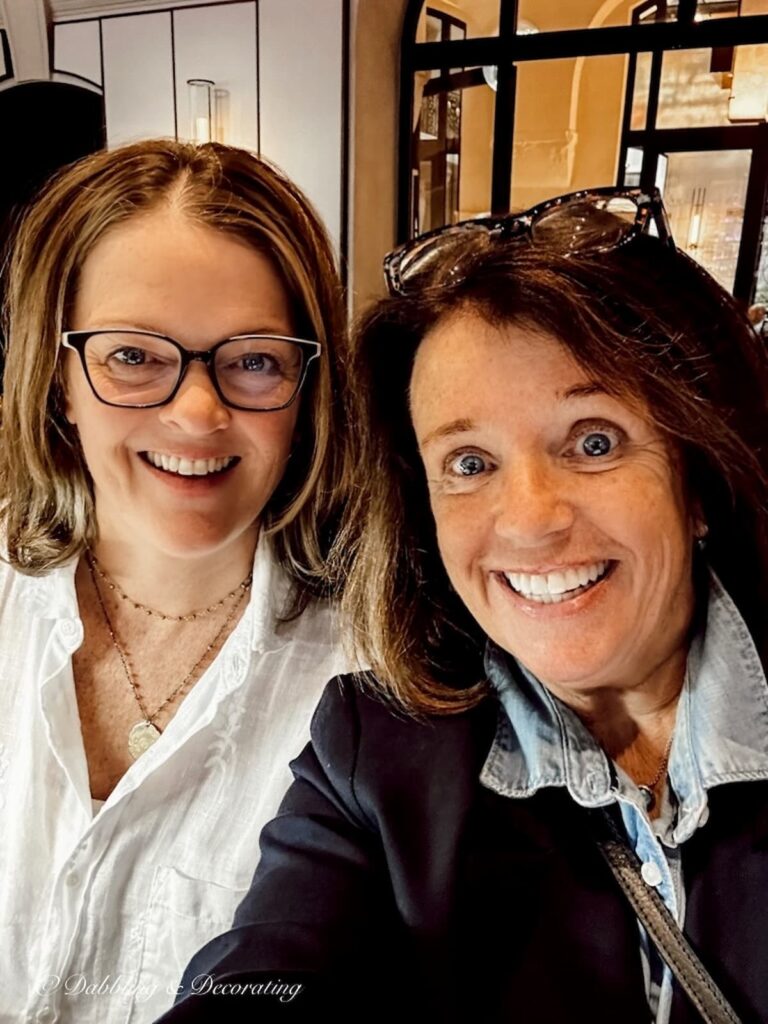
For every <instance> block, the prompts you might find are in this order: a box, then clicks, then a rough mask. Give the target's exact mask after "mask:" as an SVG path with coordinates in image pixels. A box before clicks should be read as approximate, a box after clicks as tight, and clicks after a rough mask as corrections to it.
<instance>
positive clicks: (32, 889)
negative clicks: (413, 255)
mask: <svg viewBox="0 0 768 1024" xmlns="http://www.w3.org/2000/svg"><path fill="white" fill-rule="evenodd" d="M6 292H7V323H6V334H7V339H8V348H7V361H6V369H5V395H4V408H3V422H2V441H1V443H0V481H2V487H1V493H2V496H3V503H2V511H1V513H0V514H1V516H2V530H3V535H4V541H5V545H6V560H5V561H4V562H3V564H2V566H0V652H2V658H0V804H2V807H3V822H4V824H3V828H2V829H0V864H2V866H3V871H2V876H1V877H0V946H1V947H2V949H3V950H4V956H3V965H2V968H0V1020H2V1021H20V1020H28V1019H29V1020H36V1021H40V1022H43V1021H54V1020H55V1021H77V1022H78V1024H85V1022H89V1021H93V1022H99V1024H103V1022H106V1021H108V1022H110V1024H117V1022H123V1021H125V1022H128V1021H130V1022H131V1024H138V1022H142V1021H149V1020H152V1019H153V1018H154V1017H155V1016H157V1014H158V1013H159V1012H161V1011H162V1010H163V1009H165V1008H166V1007H167V1006H170V1004H171V1003H172V1002H173V997H174V995H175V993H176V986H177V984H178V980H179V977H180V974H181V971H182V968H183V966H184V964H185V963H186V961H187V959H188V958H189V956H190V955H191V954H192V953H193V952H194V951H195V949H197V948H198V947H199V946H200V945H201V944H202V943H203V942H205V941H206V940H207V939H210V938H211V937H212V936H214V935H216V934H217V933H218V932H220V931H221V930H223V929H224V928H225V927H226V926H227V925H228V923H229V921H230V919H231V917H232V914H233V912H234V910H235V907H236V906H237V903H238V902H239V900H240V898H241V897H242V895H243V894H244V892H245V890H246V889H247V887H248V884H249V881H250V877H251V874H252V871H253V863H254V856H255V854H256V850H257V837H258V834H259V830H260V828H261V825H262V823H263V822H264V821H266V820H268V819H269V818H270V817H271V816H272V814H273V813H274V811H275V809H276V807H277V805H278V802H279V799H280V796H281V794H282V792H283V790H284V789H285V787H286V785H287V783H288V781H289V774H288V771H287V768H286V765H287V762H288V761H289V759H290V758H291V757H292V756H293V755H295V754H296V753H297V752H298V751H299V750H300V749H301V747H302V745H303V743H304V742H305V739H306V737H307V735H308V724H309V717H310V713H311V710H312V708H313V706H314V704H315V701H316V698H317V696H318V694H319V692H320V690H321V687H322V686H323V684H324V683H325V682H327V680H328V679H329V678H330V677H331V676H332V675H334V673H335V672H337V671H339V670H340V668H341V667H342V666H343V664H344V661H343V659H342V657H341V655H340V652H339V650H338V648H337V645H336V642H335V638H334V629H333V621H332V612H331V609H330V608H329V607H328V605H327V603H326V602H324V601H322V600H319V595H320V591H321V587H320V584H319V582H318V581H319V580H320V576H321V570H322V564H323V556H324V553H325V550H326V547H327V543H328V541H329V540H330V538H331V527H332V522H333V516H334V508H335V502H336V499H337V498H338V492H339V483H338V481H339V480H340V479H341V476H342V469H343V467H342V466H341V459H340V458H339V457H338V456H337V455H336V452H335V449H334V448H332V447H331V445H332V442H333V444H334V445H335V444H336V442H337V441H338V439H340V438H341V437H342V436H343V433H344V429H345V426H344V423H343V421H342V420H341V418H340V416H341V414H340V412H339V403H338V402H337V401H336V395H337V392H338V390H339V385H340V381H339V366H340V362H339V360H338V358H337V346H338V345H339V343H340V339H341V332H342V319H343V316H342V307H341V304H340V289H339V284H338V280H337V276H336V271H335V269H334V262H333V257H332V253H331V250H330V247H329V243H328V240H327V238H326V235H325V232H324V230H323V228H322V226H321V225H320V223H319V222H318V219H317V217H316V215H315V214H314V212H313V210H312V209H311V207H310V206H309V204H308V202H307V200H306V199H305V198H304V197H303V196H302V194H301V193H300V192H299V191H298V190H297V189H296V188H295V186H293V185H292V184H291V183H290V182H289V181H287V180H286V179H285V178H284V177H283V176H282V175H281V174H279V173H278V172H277V171H276V170H275V169H274V168H272V167H271V166H269V165H268V164H267V163H265V162H264V161H261V160H259V159H257V158H255V157H253V156H251V155H249V154H248V153H245V152H242V151H239V150H236V149H231V148H227V147H223V146H220V145H216V144H210V145H205V146H201V147H199V148H195V147H191V146H186V145H182V144H177V143H174V142H168V141H149V142H142V143H138V144H135V145H132V146H129V147H127V148H124V149H122V150H117V151H113V152H110V153H99V154H97V155H95V156H92V157H89V158H88V159H86V160H84V161H82V162H80V163H78V164H75V165H74V166H72V167H71V168H69V169H68V170H66V171H64V172H63V173H62V174H61V175H60V176H59V177H58V178H57V179H56V180H55V181H54V182H53V183H52V184H51V185H50V186H49V187H48V188H47V190H46V191H45V192H44V193H43V194H42V195H41V197H40V198H39V199H38V200H37V202H36V203H35V204H34V205H33V206H32V208H31V209H30V210H29V212H28V213H27V215H26V217H25V219H24V221H23V223H22V224H21V226H20V229H19V231H18V234H17V237H16V239H15V244H14V247H13V252H12V256H11V260H10V265H9V271H8V278H7V286H6ZM224 838H226V843H225V844H222V839H224Z"/></svg>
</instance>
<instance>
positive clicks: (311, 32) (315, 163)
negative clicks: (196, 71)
mask: <svg viewBox="0 0 768 1024" xmlns="http://www.w3.org/2000/svg"><path fill="white" fill-rule="evenodd" d="M259 61H260V68H259V83H260V98H261V107H260V113H261V152H262V153H263V154H264V156H266V157H268V158H269V159H270V160H272V161H274V162H275V163H276V164H278V166H280V167H282V168H283V170H284V171H285V172H286V174H288V175H290V177H292V178H293V179H294V180H295V181H296V183H297V184H298V185H300V186H301V187H302V188H303V189H304V191H305V192H306V193H307V195H308V196H309V197H310V199H311V200H312V201H313V203H314V204H315V206H316V207H317V209H318V210H319V212H320V215H321V216H322V217H323V219H324V220H325V223H326V224H327V226H328V229H329V231H330V233H331V236H332V238H333V239H334V241H335V243H336V246H337V248H338V242H339V237H340V230H341V127H342V119H341V96H342V3H341V0H259Z"/></svg>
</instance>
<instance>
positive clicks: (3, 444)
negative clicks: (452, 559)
mask: <svg viewBox="0 0 768 1024" xmlns="http://www.w3.org/2000/svg"><path fill="white" fill-rule="evenodd" d="M163 205H173V206H174V208H176V209H178V210H179V211H180V212H182V213H183V214H184V215H185V216H188V217H190V218H193V219H194V220H196V221H197V222H199V223H201V224H204V225H207V226H209V227H212V228H215V229H217V230H220V231H225V232H228V233H230V234H232V235H235V236H237V237H238V238H240V239H242V240H243V241H245V242H247V243H248V244H249V245H251V246H252V247H253V248H254V249H257V250H259V251H260V252H263V253H265V254H266V255H268V256H269V258H270V259H271V260H272V261H273V262H274V264H275V266H276V267H277V269H278V272H279V273H280V276H281V278H282V280H283V283H284V285H285V288H286V290H287V292H288V295H289V297H290V300H291V303H292V311H293V314H294V317H295V321H296V322H295V329H296V332H297V334H298V335H299V336H300V337H306V338H313V339H316V340H317V341H319V342H320V343H321V344H322V346H323V348H322V354H321V358H320V360H319V368H318V369H315V368H314V367H313V368H312V372H311V375H310V379H309V381H308V382H307V384H306V385H305V389H306V390H305V393H304V398H303V401H302V402H301V406H300V410H299V420H298V424H297V430H296V438H297V440H296V442H295V444H294V450H293V451H292V457H291V460H290V462H289V464H288V469H287V471H286V473H285V475H284V477H283V479H282V480H281V482H280V484H279V485H278V487H277V489H276V491H275V492H274V494H273V495H272V497H271V498H270V500H269V502H268V504H267V507H266V508H265V510H264V513H263V521H264V525H265V527H266V529H267V530H268V532H269V533H271V534H272V536H273V541H274V544H275V547H276V550H277V553H278V557H279V558H280V560H281V562H282V563H283V565H284V566H285V567H286V568H287V570H288V571H289V573H290V574H291V576H292V577H293V579H294V581H295V584H296V592H295V597H296V605H295V608H296V610H299V609H300V608H301V607H303V605H304V604H305V603H306V599H308V596H309V593H310V591H312V590H315V589H317V587H318V585H319V580H320V575H321V573H322V570H323V562H324V555H325V550H324V549H325V547H326V546H327V543H328V542H329V540H330V538H331V536H332V533H333V527H334V514H335V513H334V509H335V507H336V502H337V499H339V496H340V482H341V481H342V480H343V478H344V476H345V473H344V469H343V459H344V446H343V444H342V443H341V439H342V438H343V437H344V435H345V424H344V422H343V414H342V409H341V403H340V402H339V401H338V400H337V399H338V395H339V392H340V390H341V381H340V373H341V372H342V370H343V361H342V360H341V359H340V353H339V346H340V345H341V344H342V343H343V331H344V310H343V303H342V295H341V288H340V284H339V279H338V275H337V272H336V268H335V264H334V258H333V253H332V249H331V246H330V243H329V240H328V237H327V235H326V232H325V230H324V228H323V226H322V224H321V222H320V220H319V218H318V216H317V214H316V213H315V212H314V210H313V209H312V207H311V205H310V204H309V202H308V200H307V199H306V198H305V196H304V195H303V194H302V193H301V192H300V191H299V189H298V188H297V187H296V186H295V185H293V184H292V183H291V182H290V181H289V180H288V179H287V178H285V177H284V176H283V175H282V174H281V173H280V172H279V171H278V170H277V169H276V168H274V167H272V166H271V165H270V164H269V163H268V162H267V161H265V160H263V159H260V158H258V157H256V156H253V155H252V154H250V153H248V152H246V151H244V150H240V149H235V148H232V147H229V146H223V145H219V144H218V143H208V144H205V145H202V146H193V145H188V144H185V143H179V142H174V141H170V140H165V139H158V140H149V141H144V142H138V143H135V144H132V145H129V146H125V147H123V148H121V149H116V150H112V151H110V152H100V153H97V154H95V155H93V156H90V157H87V158H86V159H84V160H81V161H79V162H78V163H76V164H73V165H72V166H71V167H68V168H66V169H65V170H64V171H63V172H61V173H60V174H58V175H57V176H56V177H55V178H54V179H53V180H52V181H51V182H50V183H49V184H48V185H47V186H46V187H45V188H44V189H43V191H42V192H41V194H40V195H39V197H38V198H37V200H36V201H35V202H34V203H33V204H32V206H31V207H30V209H29V210H28V212H27V213H26V215H25V216H24V218H23V219H22V221H21V224H20V226H19V228H18V231H17V233H16V235H15V239H14V244H13V247H12V250H11V257H10V261H9V266H8V272H7V288H6V317H5V320H6V337H7V339H8V350H7V359H6V366H5V377H4V398H3V418H2V436H1V438H0V494H2V498H1V499H0V501H1V505H0V517H1V519H2V526H3V528H4V530H5V534H6V538H7V546H8V557H9V560H10V562H11V563H12V564H13V565H14V566H15V567H16V568H18V569H19V570H20V571H22V572H24V573H28V574H30V575H34V574H41V573H45V572H46V571H48V570H50V569H52V568H54V567H55V566H58V565H61V564H62V563H64V562H66V561H68V560H69V559H70V558H71V557H73V556H74V555H77V554H79V553H80V552H82V550H83V548H84V547H85V545H86V544H87V543H90V542H91V541H92V540H93V536H94V531H95V529H96V523H95V517H94V515H93V499H92V493H91V486H90V479H89V476H88V471H87V468H86V465H85V461H84V458H83V454H82V451H81V449H80V445H79V442H78V439H77V434H76V431H74V430H73V429H72V428H71V427H70V426H69V424H68V423H67V421H66V418H65V417H64V414H63V388H62V383H63V379H62V366H61V360H60V359H59V358H58V352H59V335H60V333H61V331H62V330H63V329H65V328H66V320H67V316H68V314H69V311H70V309H71V306H72V303H73V299H74V295H75V292H76V289H77V285H78V276H79V272H80V269H81V267H82V266H83V263H84V261H85V259H86V258H87V256H88V254H89V253H90V252H91V250H92V249H93V247H94V245H95V243H96V242H97V241H98V240H99V239H100V238H101V237H102V236H103V235H104V233H105V232H106V231H109V230H110V229H111V228H113V227H115V226H116V225H118V224H122V223H124V222H125V221H127V220H130V219H131V218H134V217H137V216H140V215H142V214H145V213H147V212H149V211H151V210H153V209H155V208H157V207H161V206H163ZM315 365H317V364H315Z"/></svg>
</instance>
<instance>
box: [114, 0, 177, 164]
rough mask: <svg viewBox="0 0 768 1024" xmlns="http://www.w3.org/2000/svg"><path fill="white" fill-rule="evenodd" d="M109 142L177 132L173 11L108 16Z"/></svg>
mask: <svg viewBox="0 0 768 1024" xmlns="http://www.w3.org/2000/svg"><path fill="white" fill-rule="evenodd" d="M102 36H103V41H104V106H105V109H106V116H107V144H108V146H110V147H112V146H118V145H120V144H121V143H123V142H132V141H134V140H136V139H147V138H152V137H154V136H158V135H162V136H173V135H174V134H175V123H174V107H173V64H172V57H171V52H172V51H171V15H170V13H157V14H136V15H132V16H128V17H124V18H105V19H104V21H103V22H102Z"/></svg>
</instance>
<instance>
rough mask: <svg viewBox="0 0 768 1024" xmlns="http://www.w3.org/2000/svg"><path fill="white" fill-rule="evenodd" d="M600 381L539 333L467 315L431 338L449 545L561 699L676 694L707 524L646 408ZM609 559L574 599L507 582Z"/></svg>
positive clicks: (507, 637)
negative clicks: (527, 592)
mask: <svg viewBox="0 0 768 1024" xmlns="http://www.w3.org/2000/svg"><path fill="white" fill-rule="evenodd" d="M594 384H595V382H594V381H590V379H589V377H588V375H587V374H586V373H585V372H584V371H583V370H582V369H581V368H580V367H579V366H578V365H577V364H576V363H575V362H574V361H573V359H572V358H571V356H570V355H569V354H568V352H567V350H566V349H565V347H564V346H562V345H561V344H560V343H559V342H558V341H557V340H556V339H555V338H552V337H551V336H548V335H545V334H540V333H535V332H533V331H531V330H528V329H523V328H521V327H502V328H496V327H493V326H491V325H489V324H487V323H486V322H485V321H483V320H481V319H480V318H478V317H477V316H474V315H461V316H458V317H453V318H451V319H449V320H447V321H445V322H444V323H441V324H439V325H438V326H437V327H436V328H435V329H434V330H433V331H432V332H430V334H428V335H427V337H426V338H425V340H424V341H423V342H422V344H421V346H420V348H419V350H418V353H417V356H416V360H415V364H414V371H413V377H412V381H411V413H412V418H413V423H414V428H415V431H416V436H417V438H418V440H419V445H420V449H421V453H422V458H423V460H424V464H425V469H426V474H427V478H428V481H429V491H430V500H431V506H432V511H433V514H434V517H435V522H436V526H437V535H438V544H439V547H440V553H441V555H442V558H443V561H444V563H445V566H446V569H447V572H448V575H449V577H450V579H451V582H452V583H453V585H454V587H455V588H456V590H457V592H458V594H459V595H460V597H461V598H462V600H463V601H464V603H465V604H466V605H467V607H468V608H469V610H470V612H471V613H472V615H473V616H474V617H475V618H476V619H477V621H478V622H479V624H480V625H481V626H482V627H483V629H484V630H485V631H486V633H487V634H488V635H489V636H490V637H491V638H492V639H493V640H495V641H496V643H498V644H499V645H500V646H501V647H503V648H504V649H505V650H507V651H509V652H511V653H512V654H514V655H515V656H516V657H517V658H518V659H519V660H520V661H521V662H522V663H523V664H524V665H526V666H527V667H528V668H529V669H530V670H531V671H532V672H533V673H534V674H535V675H536V676H537V677H538V678H539V679H541V680H542V682H544V683H545V684H546V685H547V686H548V687H549V688H550V689H551V690H552V691H553V692H554V693H556V694H557V695H558V696H560V697H561V699H563V700H565V701H566V702H567V703H571V704H573V705H578V704H580V703H583V702H584V700H589V698H590V695H591V696H594V695H595V694H596V693H598V694H599V693H600V692H601V691H612V692H615V691H630V690H644V691H646V692H647V693H654V692H655V693H656V695H657V696H658V697H659V698H660V699H663V697H664V693H665V692H667V693H668V692H669V690H670V688H674V689H675V692H676V689H679V685H680V683H681V681H682V674H683V671H684V664H685V656H686V648H687V631H688V629H689V626H690V622H691V618H692V614H693V604H694V595H693V584H692V566H691V558H692V549H693V537H694V526H695V524H694V521H693V519H694V517H693V514H692V512H691V511H690V510H689V509H688V508H687V506H686V500H685V496H684V489H683V482H682V480H681V479H680V475H679V472H678V469H677V465H676V462H675V460H674V458H672V457H671V455H670V452H669V450H668V447H667V445H666V444H665V443H664V441H663V440H662V438H661V437H660V435H659V433H658V432H657V430H656V429H655V428H654V426H653V425H652V423H651V422H650V420H649V418H648V415H647V410H646V409H645V408H644V407H643V405H642V403H641V402H640V401H639V400H638V401H619V400H617V399H616V398H613V397H611V396H609V395H608V394H606V393H605V392H602V391H601V390H600V389H599V388H598V389H594V388H593V389H592V392H591V393H589V391H588V386H589V385H594ZM579 388H580V389H581V392H580V393H571V394H568V392H574V389H579ZM451 425H453V428H452V429H451ZM446 426H447V427H448V428H449V429H450V433H447V434H444V433H443V429H444V428H446ZM587 439H589V440H587ZM590 452H594V453H596V454H590ZM462 470H464V472H463V473H462ZM602 561H610V562H611V563H613V568H612V570H611V572H610V573H609V575H608V576H607V577H606V578H605V580H604V581H603V582H601V583H600V584H598V585H597V586H596V587H594V588H593V589H591V590H589V591H587V592H586V594H584V595H583V596H582V597H580V598H577V599H575V600H572V601H564V602H562V603H560V604H552V605H534V604H532V603H531V602H526V601H524V600H522V599H520V598H518V597H517V595H515V594H513V593H512V592H511V591H510V590H509V589H508V588H507V586H506V584H504V583H503V582H502V581H501V578H500V574H501V572H502V571H504V570H506V571H511V572H548V571H559V570H562V569H563V568H567V567H573V566H583V565H586V564H590V563H595V562H602Z"/></svg>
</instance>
